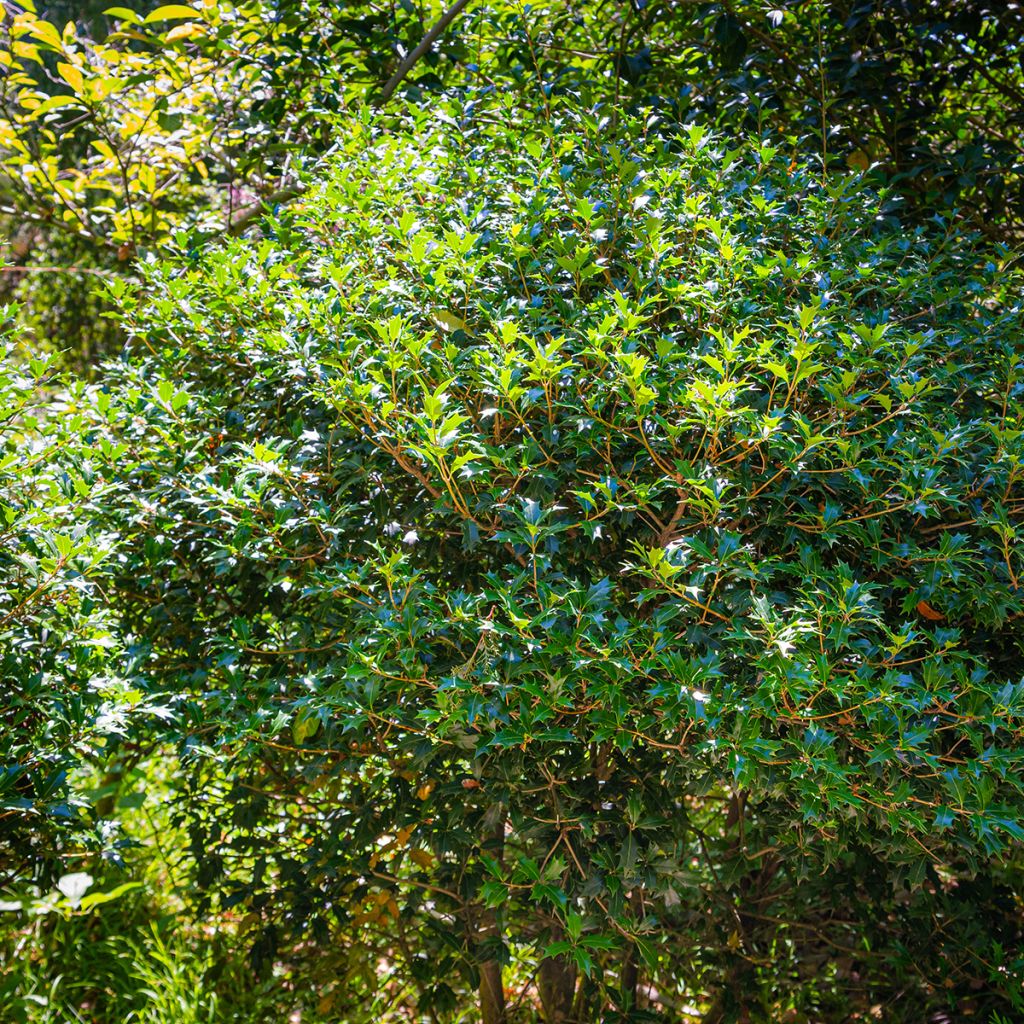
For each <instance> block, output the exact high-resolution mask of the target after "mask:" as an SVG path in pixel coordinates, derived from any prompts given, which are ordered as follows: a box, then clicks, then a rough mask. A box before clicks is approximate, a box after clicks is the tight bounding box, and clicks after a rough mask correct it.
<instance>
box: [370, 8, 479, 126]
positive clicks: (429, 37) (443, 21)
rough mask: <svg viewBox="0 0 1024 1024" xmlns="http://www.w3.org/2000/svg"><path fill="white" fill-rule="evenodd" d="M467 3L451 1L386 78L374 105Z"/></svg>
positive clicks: (388, 94) (397, 83) (386, 96)
mask: <svg viewBox="0 0 1024 1024" xmlns="http://www.w3.org/2000/svg"><path fill="white" fill-rule="evenodd" d="M468 5H469V0H455V3H453V4H452V5H451V7H449V8H448V10H447V11H445V12H444V14H442V15H441V17H440V19H438V22H437V24H436V25H435V26H434V27H433V28H432V29H431V30H430V31H429V32H428V33H427V34H426V35H425V36H424V37H423V38H422V39H421V40H420V43H419V45H418V46H417V47H416V48H415V49H414V50H412V51H411V52H410V53H409V55H408V56H407V57H406V58H405V60H403V61H402V63H401V64H400V65H399V66H398V70H397V71H396V72H395V73H394V74H393V75H392V76H391V77H390V78H389V79H388V81H387V84H386V85H385V86H384V88H383V89H381V91H380V95H379V96H378V97H377V101H376V103H375V106H378V107H383V106H384V104H385V103H387V101H388V100H389V99H391V94H392V93H393V92H394V91H395V90H396V89H397V88H398V87H399V86H400V85H401V84H402V79H404V78H405V76H406V75H407V74H409V72H410V71H412V69H413V68H414V67H415V66H416V63H417V62H418V61H419V59H420V58H421V57H423V56H424V54H426V53H428V52H429V51H430V48H431V47H432V46H433V45H434V43H435V42H436V41H437V39H438V37H439V36H440V35H441V33H442V32H444V30H445V29H446V28H447V27H448V26H449V25H450V24H451V23H452V22H453V21H454V20H455V19H456V18H457V17H458V16H459V15H460V14H461V13H462V11H463V9H464V8H465V7H467V6H468Z"/></svg>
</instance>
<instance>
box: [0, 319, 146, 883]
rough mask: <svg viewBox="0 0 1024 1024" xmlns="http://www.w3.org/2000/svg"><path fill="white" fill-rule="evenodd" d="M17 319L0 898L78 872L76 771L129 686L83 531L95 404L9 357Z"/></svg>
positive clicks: (3, 466) (93, 539)
mask: <svg viewBox="0 0 1024 1024" xmlns="http://www.w3.org/2000/svg"><path fill="white" fill-rule="evenodd" d="M13 315H14V309H13V307H10V306H6V307H3V308H2V309H0V321H2V323H3V332H2V339H0V344H2V345H3V356H4V361H3V364H2V366H0V409H2V412H0V694H2V696H0V865H2V871H0V888H4V889H6V888H7V887H9V886H12V885H17V884H20V883H23V882H25V881H26V880H33V879H34V880H35V881H38V882H42V883H45V882H48V881H49V880H50V879H52V878H53V877H54V876H55V875H59V874H60V873H62V871H63V870H73V869H71V868H67V865H66V862H65V860H64V856H65V854H66V853H67V852H68V849H69V847H68V846H67V844H68V843H80V842H91V843H92V844H93V845H98V843H99V840H98V837H97V835H96V834H95V830H94V829H93V822H92V821H91V820H90V815H89V814H88V813H87V812H86V807H85V802H84V799H83V797H82V795H81V793H80V792H78V791H77V789H76V788H74V787H73V786H72V785H71V780H70V774H71V773H73V772H74V771H75V770H76V769H77V768H79V767H80V766H81V765H82V763H83V762H89V761H90V760H95V759H96V757H97V756H98V748H99V746H100V745H101V743H102V741H101V740H100V738H99V736H98V735H97V733H96V732H95V730H94V728H93V727H94V725H95V723H96V721H97V718H98V717H99V716H106V718H107V721H108V726H109V728H111V729H116V725H115V724H114V723H115V722H116V720H117V717H118V714H119V713H120V712H123V711H124V710H126V706H125V702H124V701H123V699H122V698H123V690H124V688H123V687H120V686H119V684H118V683H117V682H116V681H115V679H114V678H113V677H112V676H111V675H110V674H109V672H110V670H109V666H108V658H109V656H110V653H111V649H112V648H114V647H116V641H115V639H114V637H113V634H112V632H111V628H110V621H109V614H108V613H109V610H108V609H105V608H104V606H103V604H102V602H100V601H98V595H97V592H96V590H95V580H94V576H95V572H96V569H97V566H98V563H99V562H100V561H101V560H102V558H103V557H104V555H105V553H106V550H107V547H108V546H109V543H110V541H109V538H104V537H102V536H98V535H93V534H91V533H90V531H89V530H88V529H87V527H86V521H87V518H88V516H89V506H90V503H91V501H92V500H93V499H94V498H95V497H96V480H95V467H94V464H93V463H92V462H91V461H90V454H91V453H90V451H89V448H88V446H87V445H85V444H84V443H83V440H82V435H83V434H84V433H85V429H86V428H85V426H84V425H83V421H84V420H85V419H86V410H91V401H86V400H85V394H86V392H85V389H84V388H82V387H74V388H72V389H70V390H68V391H65V392H64V393H63V395H62V397H60V398H55V397H54V393H55V391H56V389H57V388H58V387H59V382H58V380H57V375H56V372H55V369H54V360H53V359H52V358H51V357H45V358H34V359H28V360H25V361H22V360H21V359H19V358H18V357H17V356H16V354H15V350H16V346H15V344H14V341H13V338H12V331H11V328H10V322H11V318H12V316H13ZM51 402H52V403H53V406H52V407H50V405H49V403H51ZM89 421H90V423H91V416H90V417H89ZM139 696H140V697H141V694H140V695H139ZM112 838H113V837H111V839H112Z"/></svg>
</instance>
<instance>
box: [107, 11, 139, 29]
mask: <svg viewBox="0 0 1024 1024" xmlns="http://www.w3.org/2000/svg"><path fill="white" fill-rule="evenodd" d="M103 13H104V14H105V15H106V16H107V17H108V18H119V19H120V20H121V21H127V22H129V23H130V24H132V25H138V24H139V22H141V21H142V18H140V17H139V15H137V14H136V13H135V12H134V11H132V10H129V9H128V8H127V7H108V8H107V9H106V10H105V11H104V12H103Z"/></svg>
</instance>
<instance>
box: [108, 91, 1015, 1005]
mask: <svg viewBox="0 0 1024 1024" xmlns="http://www.w3.org/2000/svg"><path fill="white" fill-rule="evenodd" d="M517 107H518V100H517V99H516V98H515V97H514V96H509V95H500V96H496V97H495V98H493V99H492V100H491V101H489V102H487V103H481V104H479V105H477V106H471V107H468V108H467V107H458V106H454V105H453V106H451V107H443V108H440V109H439V108H437V107H434V108H432V109H431V110H430V111H424V112H422V113H420V114H414V115H410V118H409V121H408V122H407V123H402V122H400V121H397V120H391V121H388V122H383V121H380V120H376V119H374V118H371V117H369V116H366V115H361V116H360V117H359V118H355V119H353V120H352V121H350V122H349V123H347V125H346V128H347V132H348V135H347V141H346V142H345V143H339V151H338V153H337V155H336V156H335V158H334V161H333V165H332V168H331V170H330V173H328V174H327V175H326V178H325V180H324V182H323V183H322V184H321V185H320V186H319V187H318V188H317V189H316V190H315V191H314V192H313V193H311V194H310V195H308V196H307V197H305V199H304V200H303V201H302V202H300V203H297V204H295V205H294V206H293V207H292V208H291V209H290V211H289V212H287V213H286V214H284V215H282V216H280V217H279V218H277V219H276V220H274V221H272V222H271V223H269V224H268V225H267V229H266V235H265V237H264V238H262V239H255V240H251V241H235V242H232V243H230V244H229V245H228V246H227V247H225V248H219V249H210V248H207V249H194V248H190V247H189V244H188V240H187V239H185V238H182V239H181V240H180V241H181V245H182V251H181V255H180V256H179V257H177V258H175V259H172V260H170V261H168V262H166V263H164V264H162V265H158V264H152V265H150V266H149V267H147V268H146V288H147V292H148V295H147V297H145V298H143V299H140V298H138V297H136V296H134V295H132V294H129V293H128V289H127V287H126V286H124V285H120V284H119V285H116V286H115V292H116V293H117V295H118V297H119V298H120V300H121V302H122V303H123V305H124V308H125V311H126V316H127V319H128V323H129V329H130V331H131V334H132V336H133V341H132V343H131V345H130V347H129V351H128V354H127V356H126V358H125V359H124V360H123V361H122V362H120V363H119V364H117V365H116V366H114V367H112V368H111V369H110V371H109V375H108V379H107V382H106V389H107V390H106V392H105V394H106V393H109V395H110V400H109V407H108V409H107V411H106V412H105V414H104V417H103V422H102V423H101V424H100V425H99V426H98V428H97V429H98V430H100V431H101V432H103V433H105V434H109V435H110V437H111V443H116V444H117V445H118V446H119V451H120V453H121V454H120V455H119V457H118V459H117V460H116V463H115V462H114V461H113V460H111V464H110V466H109V470H108V479H109V481H110V486H111V487H114V488H117V489H119V490H118V497H117V498H116V499H114V498H112V499H111V500H110V501H108V502H107V503H106V505H105V508H104V509H103V510H102V514H101V518H100V520H98V521H99V522H102V524H103V526H104V528H105V529H114V530H117V531H119V532H120V533H121V535H122V536H123V537H124V538H125V540H126V542H125V544H124V545H123V546H122V547H121V549H120V555H119V558H120V562H119V563H118V567H117V570H116V571H115V572H112V573H111V575H110V578H109V580H108V583H107V584H106V585H107V586H108V587H109V589H110V593H111V594H116V598H114V602H115V606H116V607H117V609H118V610H119V614H120V615H121V617H122V623H123V627H124V629H125V630H126V631H127V633H128V635H129V636H131V637H132V651H133V659H134V660H133V671H134V672H135V673H136V675H137V678H139V679H140V680H142V682H140V685H142V686H144V687H145V689H146V691H147V693H148V695H149V699H151V700H156V701H163V700H167V699H170V700H172V701H173V705H174V708H175V712H176V714H177V716H178V718H177V720H176V725H175V734H176V735H177V737H178V743H179V749H180V752H181V755H182V758H183V763H184V765H185V766H186V770H187V772H188V775H187V780H188V781H187V788H189V789H190V790H191V792H192V794H193V797H194V799H193V800H191V802H190V803H188V804H186V803H185V802H184V801H183V804H182V811H181V814H182V820H183V822H187V823H188V828H189V829H190V830H191V836H192V852H193V855H194V857H195V862H196V865H197V879H198V882H199V883H200V885H201V886H202V887H203V888H204V889H205V890H206V891H207V892H208V893H209V894H210V895H209V898H210V899H213V898H214V896H215V895H217V896H219V899H220V900H221V901H222V905H223V906H225V907H228V906H230V907H244V908H246V912H247V913H248V914H250V915H251V921H252V925H253V927H254V929H255V930H256V932H255V934H256V936H257V938H256V941H255V945H254V954H255V956H256V958H257V960H258V961H259V960H261V959H262V960H269V959H270V958H272V957H273V955H274V953H275V950H277V949H279V948H281V947H282V946H283V945H285V944H289V943H290V944H296V943H298V944H302V943H306V942H314V943H316V944H318V945H319V946H320V947H321V948H327V947H328V946H330V947H332V948H333V947H336V946H340V948H342V949H344V948H346V946H347V947H348V948H350V949H356V948H359V949H362V950H364V951H365V950H371V951H374V952H373V953H372V954H371V955H373V956H376V957H377V958H378V962H385V963H388V964H389V965H392V967H393V969H394V971H396V972H398V973H399V974H401V976H403V977H404V978H406V979H408V980H409V982H410V984H411V986H412V991H413V992H414V993H415V995H414V996H413V997H412V1001H413V1002H414V1003H415V1005H416V1006H417V1007H418V1011H417V1012H419V1013H421V1014H427V1015H430V1014H433V1015H434V1017H435V1019H447V1018H448V1016H450V1015H451V1014H453V1013H455V1012H456V1008H457V1007H459V1006H465V1004H466V1000H467V999H469V998H470V993H471V992H474V991H475V993H476V995H475V999H476V1001H477V1005H478V1011H477V1012H478V1013H479V1014H480V1016H482V1019H483V1020H484V1021H485V1022H486V1024H494V1022H497V1021H503V1020H510V1019H514V1017H515V1015H516V1014H517V1013H521V1012H523V1011H524V1010H525V1009H526V1008H528V1007H529V1006H530V1005H531V1004H533V1003H536V1004H537V1009H538V1010H539V1012H541V1013H542V1014H543V1016H544V1019H546V1020H549V1021H558V1020H591V1019H598V1018H599V1017H601V1015H602V1014H603V1015H608V1014H618V1015H619V1018H620V1019H635V1020H642V1019H650V1018H651V1016H652V1015H655V1016H656V1015H657V1014H659V1013H660V1014H662V1015H664V1016H665V1017H667V1018H668V1019H680V1018H685V1016H686V1015H687V1014H700V1015H701V1016H702V1017H703V1019H704V1020H707V1021H719V1020H722V1021H724V1020H730V1019H740V1018H741V1017H742V1016H744V1015H745V1016H746V1018H747V1019H752V1020H753V1019H757V1020H776V1019H779V1018H780V1017H781V1016H782V1015H783V1014H786V1013H788V1014H790V1015H791V1017H792V1019H794V1020H796V1019H804V1017H801V1016H800V1015H801V1014H804V1015H806V1016H808V1017H810V1018H813V1019H822V1018H823V1017H824V1018H828V1015H829V1014H831V1015H833V1016H834V1018H835V1019H838V1017H839V1016H841V1015H842V1014H844V1013H850V1012H863V1011H864V1010H865V1009H866V1008H869V1007H870V1006H872V1005H875V1004H876V1003H877V1002H879V1001H896V1005H897V1006H903V1007H905V1008H906V1013H907V1014H909V1016H908V1018H907V1019H919V1017H920V1013H921V1012H922V1011H921V1006H922V1004H925V1005H933V1006H935V1007H941V1006H945V1005H947V1004H950V1003H952V1004H954V1005H965V1006H969V1007H971V1009H972V1011H973V1010H977V1012H981V1010H982V1009H983V1008H986V1007H987V1008H991V1009H998V1008H999V1006H1001V1005H1002V1006H1004V1007H1005V1006H1015V1007H1019V1004H1020V995H1019V993H1020V980H1021V964H1020V963H1019V962H1016V961H1012V962H1009V964H1008V962H1007V959H1006V957H1005V955H1003V954H1002V953H1001V951H1002V950H1006V949H1013V948H1019V946H1020V942H1019V940H1020V924H1019V919H1018V918H1017V917H1015V916H1014V911H1013V907H1014V905H1015V903H1014V901H1015V900H1017V899H1019V888H1018V889H1015V886H1017V885H1018V883H1017V882H1015V878H1018V877H1019V875H1016V874H1014V872H1013V871H1012V864H1013V859H1014V857H1015V856H1016V854H1015V853H1014V852H1013V851H1014V850H1016V849H1019V847H1018V845H1017V844H1018V843H1019V840H1020V839H1021V838H1022V836H1024V826H1022V807H1024V804H1022V793H1021V783H1020V779H1021V759H1022V753H1024V748H1022V746H1021V728H1022V720H1021V715H1022V698H1024V684H1022V682H1021V676H1022V672H1021V668H1022V656H1021V641H1022V639H1024V634H1022V632H1021V625H1020V624H1021V615H1022V612H1024V607H1022V598H1021V591H1020V587H1019V577H1020V573H1021V572H1022V571H1024V565H1022V563H1021V561H1020V554H1019V546H1018V545H1017V543H1016V538H1017V530H1018V529H1019V526H1020V523H1021V502H1022V500H1024V494H1022V491H1021V486H1020V473H1021V468H1020V459H1021V455H1022V442H1021V436H1022V435H1021V433H1020V430H1021V414H1022V407H1021V384H1020V380H1021V367H1020V350H1019V344H1018V341H1017V339H1018V338H1019V332H1020V329H1021V311H1020V308H1019V284H1020V282H1019V280H1018V279H1017V277H1016V275H1015V273H1014V272H1013V271H1012V269H1011V265H1010V264H1011V260H1010V257H1009V254H1007V253H1005V252H1002V251H1000V250H984V249H979V248H978V247H977V246H976V244H975V243H974V242H973V241H972V240H971V239H970V238H969V237H966V236H964V235H962V234H958V232H957V229H956V228H955V227H953V226H952V225H949V224H944V223H938V224H935V225H932V226H931V227H929V228H908V227H906V226H905V225H904V224H903V223H901V222H900V220H899V219H898V217H897V216H896V210H897V207H895V206H894V204H893V203H892V202H891V198H890V197H887V196H885V195H884V194H883V195H881V196H875V195H872V194H871V193H869V192H868V191H866V190H865V189H864V187H863V184H862V182H861V181H860V180H859V179H858V178H857V177H856V176H853V175H837V174H823V173H822V171H821V170H820V169H817V170H814V169H809V168H807V167H806V166H805V165H804V164H802V163H801V162H799V161H794V160H792V159H791V157H790V155H789V154H788V153H786V154H783V153H782V152H781V151H780V148H779V147H778V145H777V144H775V143H774V142H773V141H772V140H770V139H753V140H750V141H749V142H744V143H743V144H741V145H739V146H738V147H737V148H736V149H730V148H729V147H728V146H727V145H725V144H724V142H723V140H721V139H719V138H717V137H715V136H712V135H709V134H707V133H706V132H705V131H704V130H703V129H701V128H699V127H693V128H690V129H688V130H686V131H683V132H681V133H678V132H673V131H671V130H667V129H665V130H663V129H662V128H661V127H660V126H659V124H658V122H657V120H656V119H652V120H650V121H648V122H647V123H641V122H635V121H632V120H630V119H628V118H626V117H621V116H620V117H619V118H618V119H617V121H616V123H612V121H611V120H610V119H609V118H608V117H607V116H606V115H605V114H604V113H603V112H601V111H600V110H598V111H596V112H591V111H588V110H586V109H585V108H580V107H579V106H578V105H574V104H573V103H572V102H571V101H568V100H567V101H562V100H558V99H557V98H555V99H552V101H551V102H550V105H549V106H547V107H546V112H545V114H544V115H542V116H539V117H534V118H531V117H529V116H527V117H525V118H524V117H523V115H522V114H521V113H520V111H519V110H518V109H517ZM952 922H956V923H955V925H954V924H952ZM339 939H340V942H339ZM328 940H329V941H328ZM510 964H515V965H516V966H517V970H521V969H522V968H523V966H524V965H526V972H527V977H530V976H531V972H533V973H532V977H533V979H534V980H533V982H532V983H531V984H524V985H523V986H522V987H521V988H519V989H518V990H516V989H512V990H506V985H505V982H507V981H508V980H509V978H510V977H511V975H510V974H509V973H508V971H509V965H510ZM503 971H504V974H503ZM947 977H948V978H950V980H951V984H950V985H946V984H944V979H946V978H947ZM370 983H372V981H371V982H370ZM331 991H332V989H331V987H330V986H327V988H326V993H327V995H330V993H331ZM901 993H902V1000H900V994H901ZM338 998H339V999H341V1000H342V1001H343V1000H344V987H342V988H340V989H339V994H338ZM339 1005H342V1003H339ZM345 1012H346V1014H348V1015H347V1016H346V1017H345V1019H352V1020H357V1019H361V1018H360V1017H359V1009H358V1008H357V1007H352V1008H351V1009H346V1011H345ZM893 1012H897V1011H896V1010H894V1011H893Z"/></svg>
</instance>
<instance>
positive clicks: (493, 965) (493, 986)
mask: <svg viewBox="0 0 1024 1024" xmlns="http://www.w3.org/2000/svg"><path fill="white" fill-rule="evenodd" d="M497 935H498V920H497V916H496V915H495V913H494V911H493V910H487V911H484V913H483V914H482V915H481V918H480V930H479V938H480V940H481V941H482V942H486V941H488V940H493V939H495V938H496V937H497ZM479 966H480V1018H481V1020H482V1022H483V1024H505V989H504V987H503V985H502V982H501V962H500V961H498V960H484V961H483V962H482V963H481V964H480V965H479Z"/></svg>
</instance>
